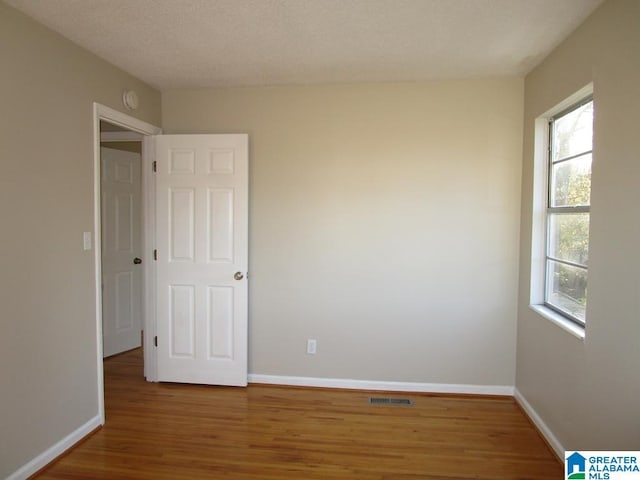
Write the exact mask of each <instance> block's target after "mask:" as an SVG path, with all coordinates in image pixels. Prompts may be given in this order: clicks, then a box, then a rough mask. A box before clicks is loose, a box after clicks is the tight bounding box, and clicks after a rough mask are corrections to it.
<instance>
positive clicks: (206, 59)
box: [5, 0, 602, 90]
mask: <svg viewBox="0 0 640 480" xmlns="http://www.w3.org/2000/svg"><path fill="white" fill-rule="evenodd" d="M5 2H6V3H7V4H9V5H12V6H14V7H16V8H18V9H19V10H21V11H23V12H24V13H26V14H27V15H29V16H31V17H33V18H35V19H36V20H38V21H40V22H41V23H43V24H45V25H47V26H49V27H50V28H52V29H53V30H56V31H57V32H59V33H61V34H62V35H64V36H65V37H67V38H69V39H71V40H72V41H73V42H75V43H77V44H79V45H81V46H83V47H85V48H87V49H88V50H90V51H92V52H94V53H96V54H97V55H99V56H100V57H102V58H104V59H106V60H108V61H109V62H111V63H113V64H114V65H117V66H119V67H120V68H122V69H124V70H126V71H128V72H130V73H131V74H133V75H135V76H136V77H138V78H140V79H142V80H144V81H146V82H147V83H149V84H151V85H153V86H155V87H157V88H159V89H161V90H167V89H174V88H194V87H214V86H249V85H283V84H287V85H291V84H317V83H352V82H396V81H419V80H429V79H438V78H468V77H493V76H505V75H506V76H511V75H524V74H526V73H528V72H529V71H530V70H531V68H532V67H534V66H535V65H536V64H537V63H538V62H539V61H541V60H542V59H543V58H544V57H545V56H546V55H547V54H548V53H549V52H550V51H551V49H553V47H554V46H556V45H557V44H558V43H559V42H560V41H562V40H563V39H564V38H565V37H566V36H567V35H569V34H570V33H571V32H572V31H573V30H574V29H575V28H576V27H577V26H578V25H579V24H580V23H581V22H582V21H583V20H584V19H585V18H586V17H587V16H588V15H589V14H590V13H591V12H592V11H593V10H594V9H595V8H596V7H597V6H598V5H599V4H600V3H601V2H602V0H5Z"/></svg>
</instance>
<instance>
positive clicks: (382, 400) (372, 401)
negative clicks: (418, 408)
mask: <svg viewBox="0 0 640 480" xmlns="http://www.w3.org/2000/svg"><path fill="white" fill-rule="evenodd" d="M369 405H404V406H411V405H413V402H412V401H411V400H409V399H408V398H386V397H369Z"/></svg>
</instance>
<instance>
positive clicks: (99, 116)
mask: <svg viewBox="0 0 640 480" xmlns="http://www.w3.org/2000/svg"><path fill="white" fill-rule="evenodd" d="M101 120H104V121H107V122H109V123H112V124H114V125H118V126H120V127H123V128H125V129H127V130H130V131H132V132H137V133H140V134H142V135H144V136H145V138H146V137H148V136H149V135H158V134H160V133H162V129H161V128H160V127H156V126H155V125H152V124H150V123H147V122H144V121H142V120H138V119H137V118H134V117H131V116H129V115H127V114H124V113H122V112H119V111H117V110H114V109H112V108H110V107H107V106H105V105H101V104H99V103H94V104H93V221H94V223H93V239H94V241H93V244H94V249H93V250H94V265H95V278H94V281H95V298H96V312H95V313H96V372H97V382H98V385H97V387H98V388H97V393H98V415H99V418H100V423H101V424H102V425H104V421H105V415H104V373H103V365H102V362H103V358H102V354H103V353H102V245H101V232H102V218H101V209H100V202H101V199H100V196H101V195H100V121H101ZM150 144H151V142H146V141H144V139H143V146H142V165H141V167H142V246H143V249H144V251H145V252H151V250H152V249H153V244H152V240H153V239H152V238H151V237H152V235H150V232H153V230H152V229H151V230H150V229H149V226H150V225H149V222H150V221H153V215H152V212H153V207H154V204H153V203H152V202H153V198H154V197H153V188H152V187H153V178H152V176H151V175H152V172H151V162H150V161H149V159H150V158H151V157H150V156H151V155H152V154H153V152H150V151H149V148H148V147H149V146H150ZM149 190H151V195H150V194H149ZM146 257H147V258H148V259H149V260H150V259H151V255H150V254H149V255H146ZM152 264H153V262H152V261H146V262H145V263H144V265H145V268H144V270H143V274H142V275H143V279H142V284H143V287H142V288H143V292H144V297H145V298H144V300H143V302H142V309H143V314H142V316H143V318H142V325H143V329H144V331H145V336H144V352H145V353H144V356H145V358H144V366H145V376H146V378H147V380H149V381H155V379H156V376H157V373H156V364H155V355H154V354H153V353H154V350H153V348H152V344H153V340H152V339H153V336H154V335H155V317H154V315H153V312H154V310H153V309H152V308H150V307H151V305H153V304H152V303H150V302H153V301H154V298H153V296H154V295H152V293H153V282H149V281H147V279H150V278H153V276H152V268H153V265H152ZM150 297H152V298H150Z"/></svg>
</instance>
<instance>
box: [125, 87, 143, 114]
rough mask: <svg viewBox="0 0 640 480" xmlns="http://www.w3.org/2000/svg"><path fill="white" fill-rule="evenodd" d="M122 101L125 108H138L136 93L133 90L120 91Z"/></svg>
mask: <svg viewBox="0 0 640 480" xmlns="http://www.w3.org/2000/svg"><path fill="white" fill-rule="evenodd" d="M122 103H123V104H124V106H125V107H126V108H127V110H136V109H137V108H138V104H139V102H138V94H137V93H136V92H134V91H133V90H125V91H124V92H122Z"/></svg>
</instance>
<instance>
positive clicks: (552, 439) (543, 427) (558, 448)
mask: <svg viewBox="0 0 640 480" xmlns="http://www.w3.org/2000/svg"><path fill="white" fill-rule="evenodd" d="M513 397H514V398H515V399H516V402H518V404H519V405H520V406H521V407H522V409H523V410H524V411H525V412H526V413H527V415H528V416H529V418H530V419H531V421H532V422H533V423H534V424H535V426H536V427H537V428H538V430H539V431H540V433H541V434H542V436H543V437H544V438H545V440H546V441H547V443H548V444H549V446H550V447H551V448H552V449H553V451H554V452H555V454H556V455H557V456H558V458H559V459H560V460H561V461H562V462H564V446H563V445H562V443H560V440H558V438H557V437H556V436H555V435H554V434H553V432H552V431H551V429H550V428H549V427H548V426H547V424H546V423H544V421H543V420H542V418H541V417H540V415H538V412H536V411H535V410H534V408H533V407H532V406H531V404H530V403H529V402H527V399H526V398H524V396H523V395H522V393H520V390H518V389H517V388H515V389H514V393H513Z"/></svg>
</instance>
